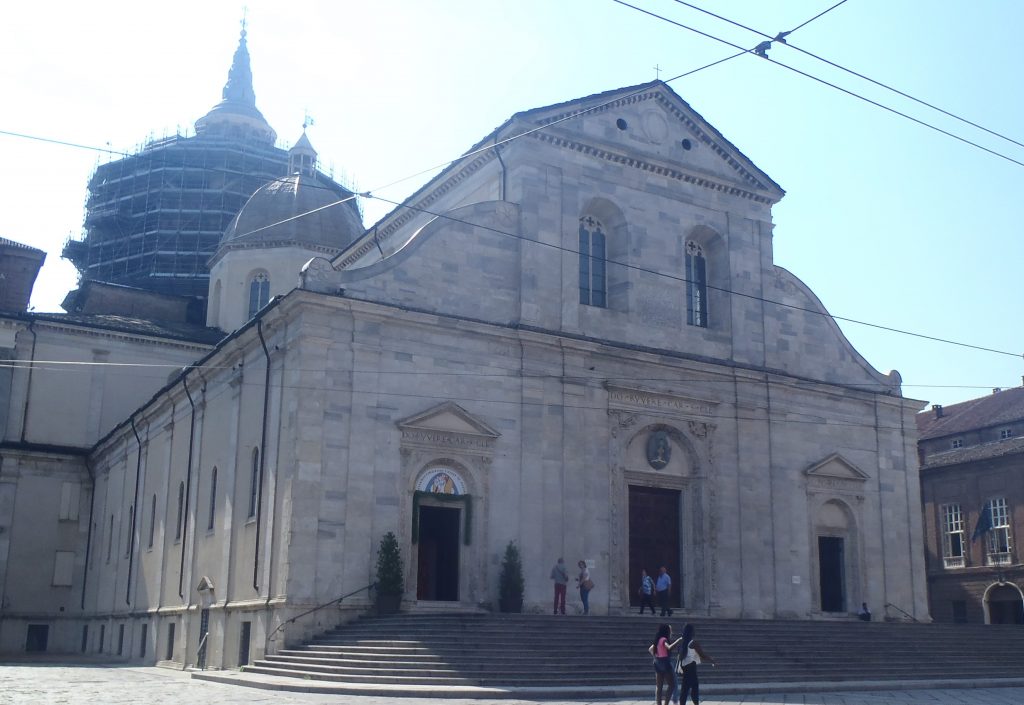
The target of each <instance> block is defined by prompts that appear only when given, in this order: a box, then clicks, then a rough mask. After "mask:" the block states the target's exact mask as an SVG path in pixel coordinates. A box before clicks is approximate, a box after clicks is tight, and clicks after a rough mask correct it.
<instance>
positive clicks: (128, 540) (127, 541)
mask: <svg viewBox="0 0 1024 705" xmlns="http://www.w3.org/2000/svg"><path fill="white" fill-rule="evenodd" d="M134 534H135V505H134V504H129V505H128V535H127V536H125V537H124V557H125V558H127V557H128V554H129V553H131V551H132V536H133V535H134Z"/></svg>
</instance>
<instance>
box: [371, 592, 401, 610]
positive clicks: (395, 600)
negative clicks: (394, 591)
mask: <svg viewBox="0 0 1024 705" xmlns="http://www.w3.org/2000/svg"><path fill="white" fill-rule="evenodd" d="M401 606H402V596H401V595H377V614H379V615H382V614H398V612H399V611H400V608H401Z"/></svg>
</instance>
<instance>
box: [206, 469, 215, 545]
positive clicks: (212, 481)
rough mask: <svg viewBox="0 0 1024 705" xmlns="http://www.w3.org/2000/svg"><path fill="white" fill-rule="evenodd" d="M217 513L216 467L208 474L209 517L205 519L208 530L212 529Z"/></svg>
mask: <svg viewBox="0 0 1024 705" xmlns="http://www.w3.org/2000/svg"><path fill="white" fill-rule="evenodd" d="M216 515H217V468H214V469H213V473H211V474H210V517H209V519H207V521H206V528H207V530H208V531H213V520H214V518H215V517H216Z"/></svg>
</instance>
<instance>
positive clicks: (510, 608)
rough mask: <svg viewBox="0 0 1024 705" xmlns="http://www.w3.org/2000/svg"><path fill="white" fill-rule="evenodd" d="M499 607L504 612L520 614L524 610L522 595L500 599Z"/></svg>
mask: <svg viewBox="0 0 1024 705" xmlns="http://www.w3.org/2000/svg"><path fill="white" fill-rule="evenodd" d="M498 609H500V610H501V611H502V612H506V613H513V614H519V613H520V612H522V611H523V598H522V597H518V598H516V597H509V598H502V599H500V600H498Z"/></svg>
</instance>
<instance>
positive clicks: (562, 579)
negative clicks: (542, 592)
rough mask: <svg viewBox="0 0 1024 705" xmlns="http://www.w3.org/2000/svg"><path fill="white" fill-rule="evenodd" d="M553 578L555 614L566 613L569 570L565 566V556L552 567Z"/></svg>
mask: <svg viewBox="0 0 1024 705" xmlns="http://www.w3.org/2000/svg"><path fill="white" fill-rule="evenodd" d="M551 579H552V580H554V581H555V614H565V590H566V587H567V586H568V585H569V571H568V570H566V568H565V559H564V558H559V559H558V561H557V562H556V563H555V566H554V567H553V568H552V569H551Z"/></svg>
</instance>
